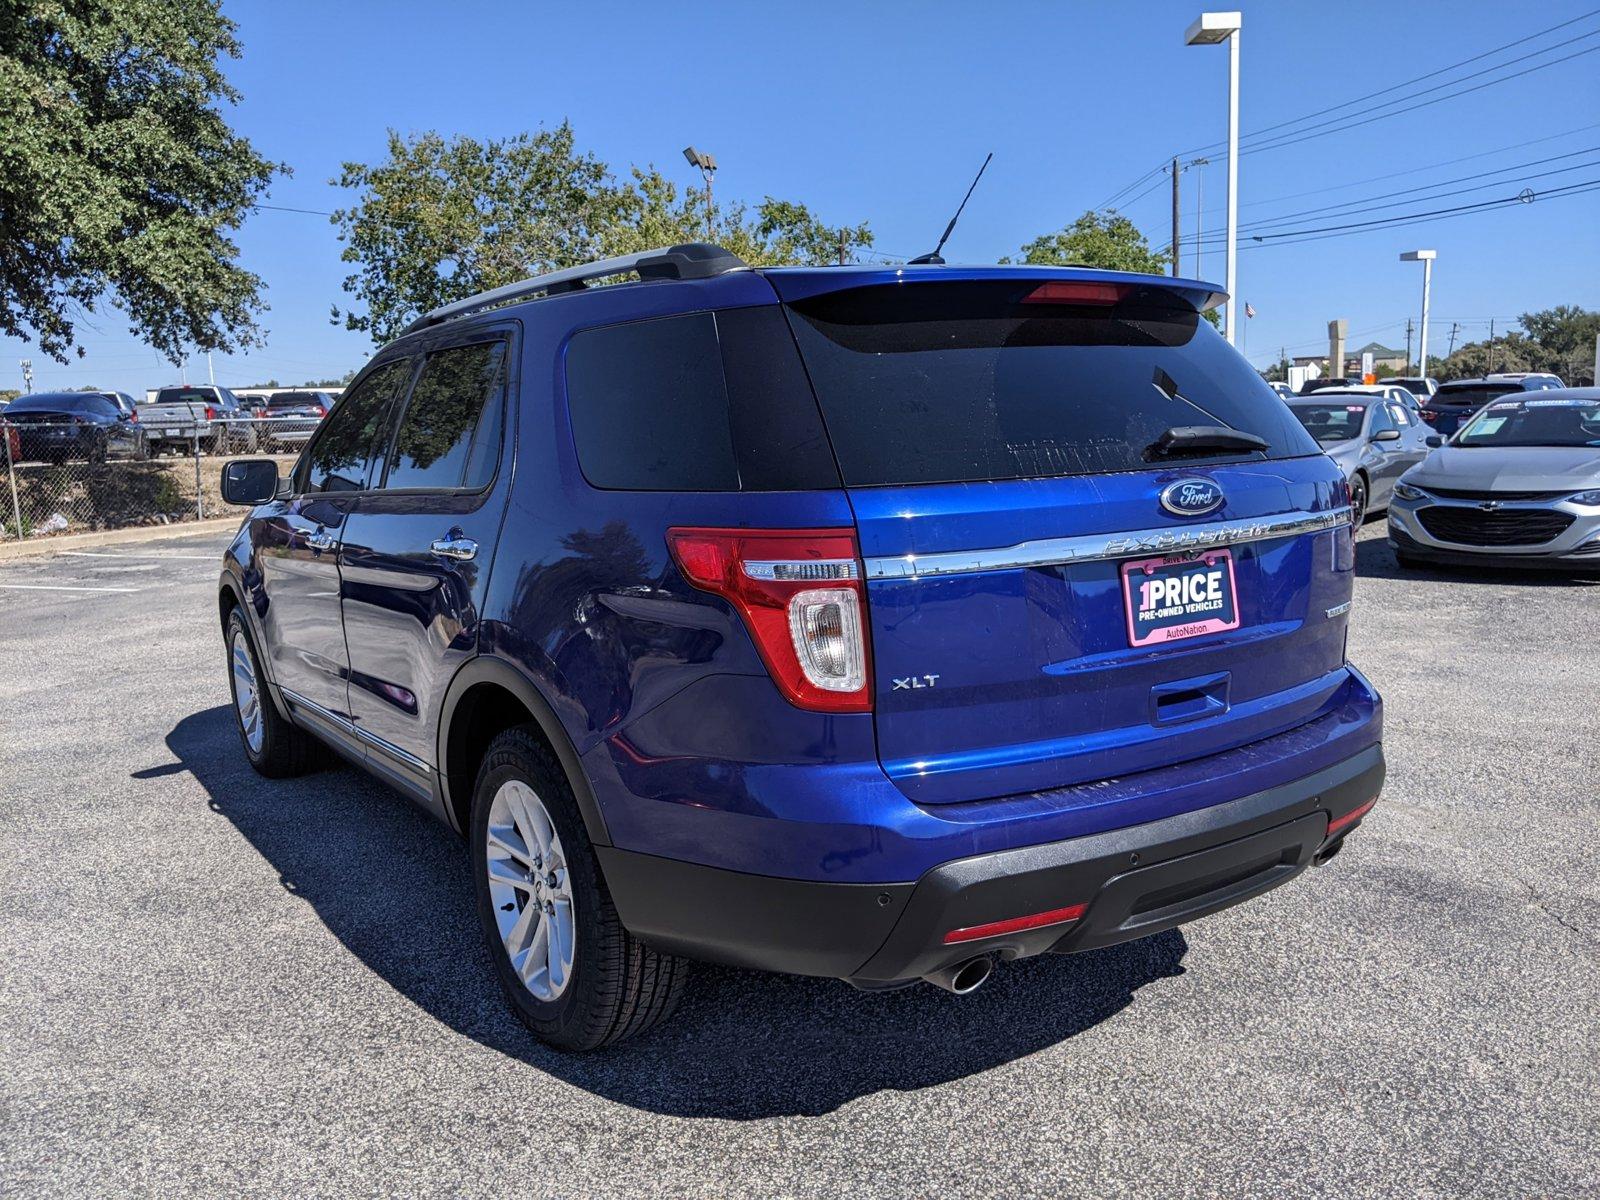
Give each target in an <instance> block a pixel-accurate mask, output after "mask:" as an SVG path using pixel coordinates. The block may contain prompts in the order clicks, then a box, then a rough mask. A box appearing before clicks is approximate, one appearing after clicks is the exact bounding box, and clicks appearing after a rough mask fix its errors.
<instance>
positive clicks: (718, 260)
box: [400, 242, 749, 337]
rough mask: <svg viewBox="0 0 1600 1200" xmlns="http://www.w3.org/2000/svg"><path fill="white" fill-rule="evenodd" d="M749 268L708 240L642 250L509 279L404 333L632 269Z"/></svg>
mask: <svg viewBox="0 0 1600 1200" xmlns="http://www.w3.org/2000/svg"><path fill="white" fill-rule="evenodd" d="M748 266H749V264H748V263H746V262H745V261H744V260H743V259H742V258H740V257H739V256H738V255H737V254H734V253H732V252H731V251H728V250H724V249H723V248H722V247H721V246H712V245H708V244H707V243H705V242H688V243H686V244H684V245H681V246H667V247H664V248H662V249H658V250H641V251H640V252H639V253H637V254H623V255H620V256H618V257H617V258H602V259H600V260H598V261H597V262H592V263H585V264H584V265H583V266H581V267H567V268H566V269H565V270H561V271H550V272H547V273H546V274H543V275H535V276H533V277H532V278H530V279H524V280H521V281H520V282H518V283H508V284H506V285H505V286H504V287H498V288H493V289H491V290H490V291H487V292H479V293H478V294H477V295H476V296H468V297H467V298H466V299H465V300H457V301H455V302H454V303H452V304H445V305H441V306H440V307H438V308H436V309H434V310H433V311H432V312H429V313H424V314H423V315H422V316H420V317H418V318H417V319H416V320H415V321H413V322H411V324H409V325H407V326H406V327H405V329H403V330H402V331H401V333H400V336H401V337H405V336H406V335H407V334H411V333H416V332H417V331H418V330H420V329H426V328H428V327H429V326H430V325H438V324H440V323H442V322H444V321H453V320H455V319H456V318H457V317H465V316H468V315H470V314H471V313H477V312H483V311H485V310H486V309H491V308H499V307H500V306H501V305H503V304H510V303H511V302H512V301H514V300H526V299H528V298H530V297H533V296H540V295H546V296H553V295H558V294H560V293H561V292H576V291H581V290H582V289H584V288H586V287H588V286H589V281H590V280H592V279H604V278H606V277H607V276H610V275H627V274H630V273H631V274H635V275H637V276H639V278H640V279H710V278H711V277H712V276H714V275H723V274H726V273H727V272H729V271H739V270H743V269H745V268H747V267H748Z"/></svg>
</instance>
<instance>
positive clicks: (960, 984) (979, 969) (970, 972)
mask: <svg viewBox="0 0 1600 1200" xmlns="http://www.w3.org/2000/svg"><path fill="white" fill-rule="evenodd" d="M993 974H994V959H992V958H990V957H989V956H988V955H987V954H980V955H979V956H978V957H977V958H969V959H967V960H966V961H965V962H958V963H955V964H953V965H952V966H948V967H940V968H939V969H938V970H937V971H930V972H929V973H928V974H926V975H924V976H923V978H924V979H926V980H927V981H928V982H929V983H931V984H933V986H934V987H938V988H943V989H944V990H945V991H947V992H950V993H952V994H953V995H956V996H970V995H972V993H973V992H975V991H977V990H978V989H979V988H981V987H982V986H983V985H984V984H986V983H988V982H989V976H991V975H993Z"/></svg>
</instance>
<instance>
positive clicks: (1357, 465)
mask: <svg viewBox="0 0 1600 1200" xmlns="http://www.w3.org/2000/svg"><path fill="white" fill-rule="evenodd" d="M1288 403H1289V411H1290V412H1292V413H1294V415H1295V416H1296V417H1298V418H1299V419H1300V424H1302V425H1304V426H1305V427H1306V430H1307V431H1308V432H1309V433H1310V434H1311V436H1312V437H1314V438H1316V439H1317V444H1318V445H1319V446H1321V447H1322V451H1323V453H1324V454H1326V455H1327V456H1328V457H1329V458H1331V459H1333V461H1334V462H1336V463H1338V464H1339V466H1340V468H1341V469H1342V470H1343V471H1344V475H1345V478H1346V479H1348V480H1349V481H1350V508H1351V511H1352V512H1353V513H1354V515H1355V523H1356V527H1357V528H1360V526H1361V522H1362V521H1364V520H1366V518H1367V515H1368V514H1369V513H1375V512H1380V511H1382V510H1383V509H1385V508H1387V507H1388V506H1389V497H1390V495H1391V494H1392V493H1393V491H1394V485H1395V484H1396V483H1397V482H1398V481H1399V479H1400V476H1402V475H1404V474H1405V473H1406V471H1408V470H1410V469H1411V468H1412V467H1414V466H1416V465H1417V464H1418V463H1419V462H1421V461H1422V460H1423V459H1424V458H1426V457H1427V455H1428V427H1427V426H1426V425H1424V424H1423V423H1422V422H1421V421H1420V420H1419V419H1418V418H1417V416H1416V414H1415V413H1413V412H1412V410H1411V409H1410V408H1408V407H1407V406H1406V405H1404V404H1400V403H1398V402H1396V401H1393V400H1390V399H1388V398H1387V397H1385V396H1380V395H1375V394H1373V393H1371V392H1354V391H1331V390H1330V391H1322V392H1315V393H1313V394H1312V395H1310V396H1297V397H1295V398H1294V399H1293V400H1290V401H1289V402H1288Z"/></svg>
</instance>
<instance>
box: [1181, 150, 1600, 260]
mask: <svg viewBox="0 0 1600 1200" xmlns="http://www.w3.org/2000/svg"><path fill="white" fill-rule="evenodd" d="M1596 150H1600V146H1591V147H1589V148H1588V149H1586V150H1579V151H1575V152H1574V153H1578V154H1592V153H1594V152H1595V151H1596ZM1570 157H1572V155H1567V154H1561V155H1556V156H1555V158H1548V159H1541V160H1539V161H1540V162H1554V161H1556V159H1560V158H1570ZM1521 165H1522V166H1534V165H1536V164H1534V163H1524V164H1521ZM1591 167H1600V159H1596V160H1593V161H1590V162H1581V163H1572V164H1570V165H1568V166H1565V167H1556V168H1554V169H1552V170H1549V171H1536V172H1534V173H1533V174H1532V175H1524V176H1522V177H1521V178H1520V179H1516V180H1509V179H1496V180H1493V181H1492V182H1490V183H1480V184H1475V185H1474V186H1472V187H1464V188H1452V189H1450V190H1449V191H1444V192H1433V191H1432V189H1433V188H1439V187H1443V186H1444V185H1445V184H1446V183H1463V182H1465V181H1467V180H1470V179H1481V178H1483V177H1484V176H1486V175H1501V174H1504V173H1505V172H1506V171H1510V170H1520V169H1521V167H1520V166H1519V167H1507V168H1504V169H1502V170H1500V171H1485V172H1483V173H1482V174H1479V175H1464V176H1462V177H1461V178H1460V179H1449V180H1443V181H1441V182H1440V183H1436V184H1430V185H1429V187H1428V188H1425V189H1421V190H1422V191H1423V192H1432V194H1427V195H1424V194H1417V193H1413V192H1389V193H1386V194H1385V195H1380V196H1369V197H1367V198H1366V199H1365V200H1350V201H1347V202H1346V203H1344V204H1333V205H1328V206H1327V207H1324V208H1308V209H1305V210H1303V211H1301V212H1298V213H1286V214H1284V215H1282V216H1277V217H1268V218H1265V219H1263V220H1260V221H1255V222H1252V223H1251V224H1249V225H1246V226H1245V227H1244V228H1243V229H1242V230H1241V232H1242V233H1245V234H1251V233H1252V231H1254V230H1258V229H1270V228H1273V227H1275V226H1279V225H1284V224H1289V223H1293V222H1295V221H1299V220H1303V219H1304V218H1306V217H1310V216H1317V215H1319V214H1324V213H1326V214H1329V215H1338V216H1341V217H1356V216H1360V215H1362V214H1363V213H1369V212H1381V211H1382V210H1383V209H1386V208H1399V207H1400V206H1402V205H1405V204H1414V203H1417V202H1418V201H1424V200H1444V199H1447V198H1448V197H1450V196H1464V195H1466V194H1467V193H1469V192H1481V191H1484V190H1485V189H1487V188H1494V187H1501V186H1503V185H1505V184H1507V183H1520V182H1522V181H1523V180H1527V179H1545V178H1548V177H1549V176H1551V175H1564V174H1566V173H1567V172H1568V171H1584V170H1588V169H1589V168H1591ZM1390 196H1405V197H1406V199H1403V200H1395V201H1392V202H1391V203H1389V204H1369V203H1368V201H1369V200H1385V199H1388V198H1389V197H1390ZM1341 209H1348V210H1349V211H1347V212H1341V211H1340V210H1341ZM1287 232H1290V233H1293V232H1296V231H1295V230H1288V231H1287ZM1227 239H1228V235H1227V233H1226V232H1221V233H1215V232H1214V233H1209V234H1206V235H1205V236H1204V237H1203V238H1202V239H1201V240H1200V242H1199V244H1200V245H1201V246H1215V245H1217V244H1219V243H1220V244H1226V243H1227ZM1194 244H1195V243H1194V241H1193V240H1192V239H1191V241H1190V245H1194Z"/></svg>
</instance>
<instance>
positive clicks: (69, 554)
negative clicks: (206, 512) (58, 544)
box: [61, 550, 222, 562]
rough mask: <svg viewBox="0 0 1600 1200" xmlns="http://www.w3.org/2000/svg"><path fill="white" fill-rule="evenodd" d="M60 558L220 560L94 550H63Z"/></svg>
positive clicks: (217, 556)
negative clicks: (108, 552) (106, 552)
mask: <svg viewBox="0 0 1600 1200" xmlns="http://www.w3.org/2000/svg"><path fill="white" fill-rule="evenodd" d="M61 557H62V558H173V559H192V560H193V561H195V562H219V561H220V560H221V558H222V555H221V554H220V553H218V554H163V553H160V552H159V551H158V552H156V553H152V554H105V553H101V552H97V551H94V550H63V551H61Z"/></svg>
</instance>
